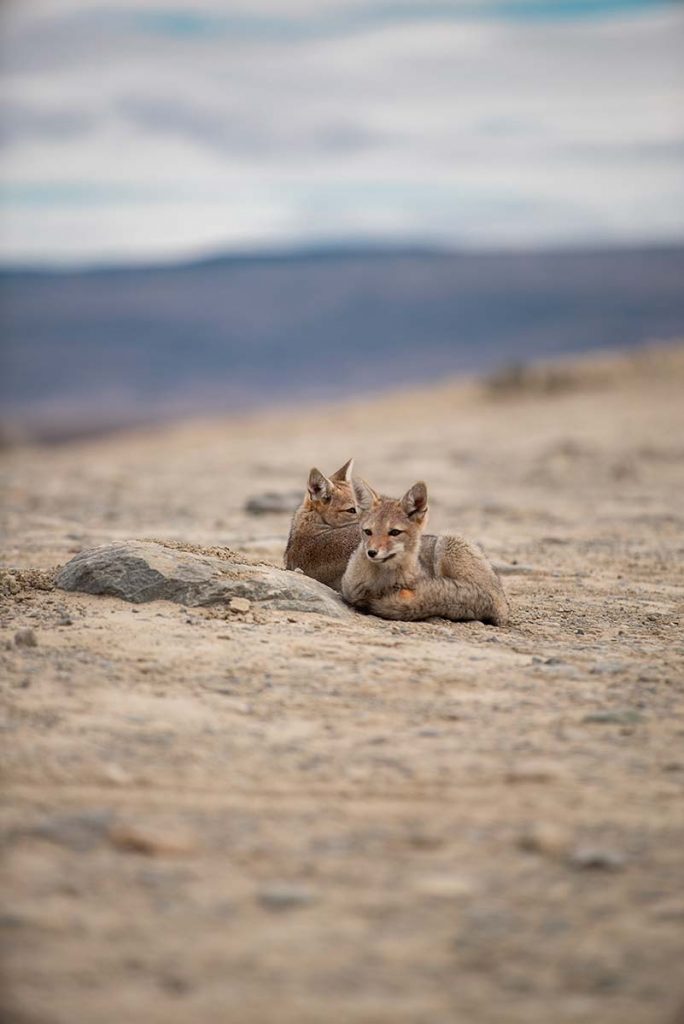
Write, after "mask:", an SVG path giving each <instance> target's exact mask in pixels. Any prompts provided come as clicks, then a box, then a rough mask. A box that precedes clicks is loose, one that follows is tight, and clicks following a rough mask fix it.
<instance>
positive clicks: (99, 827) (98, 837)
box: [25, 808, 114, 853]
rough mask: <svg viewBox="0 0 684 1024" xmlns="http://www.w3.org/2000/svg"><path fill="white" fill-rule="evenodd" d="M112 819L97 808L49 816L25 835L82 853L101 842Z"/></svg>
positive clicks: (108, 814) (111, 816)
mask: <svg viewBox="0 0 684 1024" xmlns="http://www.w3.org/2000/svg"><path fill="white" fill-rule="evenodd" d="M113 818H114V814H113V812H112V811H110V810H106V809H99V808H98V809H96V810H92V811H80V812H77V813H74V814H50V815H48V816H47V817H45V818H43V820H42V821H40V822H38V823H37V824H36V825H34V826H33V827H32V828H29V829H27V830H26V832H25V834H26V835H30V836H37V837H38V838H39V839H46V840H48V841H49V842H52V843H56V844H57V845H58V846H67V847H68V848H69V849H71V850H76V851H77V852H79V853H83V852H84V851H86V850H92V849H93V848H94V847H95V846H97V845H98V844H99V843H101V842H102V840H103V838H104V836H105V834H106V832H107V829H108V828H109V826H110V825H111V822H112V820H113Z"/></svg>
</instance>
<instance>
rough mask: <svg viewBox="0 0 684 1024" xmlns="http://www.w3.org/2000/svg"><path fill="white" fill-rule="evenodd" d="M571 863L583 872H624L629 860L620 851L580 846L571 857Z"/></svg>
mask: <svg viewBox="0 0 684 1024" xmlns="http://www.w3.org/2000/svg"><path fill="white" fill-rule="evenodd" d="M570 863H571V865H572V866H573V867H575V868H579V869H580V870H582V871H622V869H623V868H624V867H625V864H626V863H627V859H626V857H625V856H624V854H622V853H620V851H619V850H607V849H602V848H601V847H594V846H578V847H577V849H576V850H574V851H573V853H572V854H571V856H570Z"/></svg>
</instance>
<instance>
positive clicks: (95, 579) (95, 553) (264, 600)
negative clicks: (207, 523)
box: [56, 541, 352, 619]
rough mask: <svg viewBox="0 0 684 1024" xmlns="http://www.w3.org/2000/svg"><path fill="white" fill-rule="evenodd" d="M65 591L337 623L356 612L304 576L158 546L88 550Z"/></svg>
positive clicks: (63, 579) (71, 568)
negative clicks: (249, 608)
mask: <svg viewBox="0 0 684 1024" xmlns="http://www.w3.org/2000/svg"><path fill="white" fill-rule="evenodd" d="M56 585H57V586H58V587H60V588H61V589H62V590H74V591H80V592H82V593H85V594H108V595H110V596H112V597H119V598H121V600H123V601H131V602H133V603H134V604H142V603H144V602H146V601H175V602H176V603H177V604H183V605H190V606H204V605H212V604H229V603H230V601H231V599H233V598H236V597H239V598H247V599H248V600H249V601H252V602H255V603H257V604H260V605H262V606H266V607H268V608H277V609H283V610H286V611H296V612H318V613H319V614H320V615H328V616H331V617H332V618H336V619H340V618H346V617H347V616H349V615H351V614H352V613H351V612H350V610H349V609H348V608H347V606H346V605H345V604H344V602H343V601H342V599H341V598H340V597H339V595H338V594H336V593H335V591H334V590H331V589H330V587H326V586H325V585H324V584H323V583H318V581H317V580H312V579H310V578H309V577H308V576H304V575H302V574H301V573H294V572H286V571H285V570H283V569H276V568H275V567H274V566H270V565H254V564H251V563H249V562H244V561H241V560H240V558H239V556H237V555H234V554H233V553H232V552H230V551H228V550H227V549H226V553H225V557H219V556H217V555H213V554H203V553H201V552H199V553H197V552H195V551H184V550H181V549H178V548H175V547H166V546H165V545H164V544H160V543H156V542H152V541H126V542H124V543H120V544H106V545H103V546H102V547H97V548H90V549H89V550H87V551H82V552H81V553H80V554H78V555H76V556H75V557H74V558H72V559H71V561H70V562H67V564H66V565H65V566H64V567H63V569H61V570H60V572H59V573H58V575H57V579H56Z"/></svg>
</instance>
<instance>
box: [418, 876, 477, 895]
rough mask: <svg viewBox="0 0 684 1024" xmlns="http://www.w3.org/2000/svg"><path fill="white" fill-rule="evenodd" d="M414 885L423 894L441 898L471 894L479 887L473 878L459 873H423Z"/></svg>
mask: <svg viewBox="0 0 684 1024" xmlns="http://www.w3.org/2000/svg"><path fill="white" fill-rule="evenodd" d="M413 887H414V889H415V890H416V892H418V893H421V895H423V896H435V897H437V898H439V899H454V898H458V897H459V896H471V895H472V894H473V893H474V892H475V891H476V888H477V887H476V885H475V883H474V881H473V879H472V878H469V877H468V876H467V875H458V874H432V875H421V876H420V877H418V878H416V879H415V881H414V885H413Z"/></svg>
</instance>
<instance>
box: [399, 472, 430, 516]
mask: <svg viewBox="0 0 684 1024" xmlns="http://www.w3.org/2000/svg"><path fill="white" fill-rule="evenodd" d="M401 507H402V508H403V510H404V512H405V513H406V515H407V516H408V517H409V519H414V520H415V521H416V522H418V523H420V522H421V521H422V520H423V519H424V518H425V516H426V514H427V510H428V497H427V487H426V486H425V484H424V483H423V481H422V480H419V481H418V483H417V484H414V485H413V487H412V488H411V489H410V490H409V491H407V492H406V494H405V495H404V497H403V498H402V499H401Z"/></svg>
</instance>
